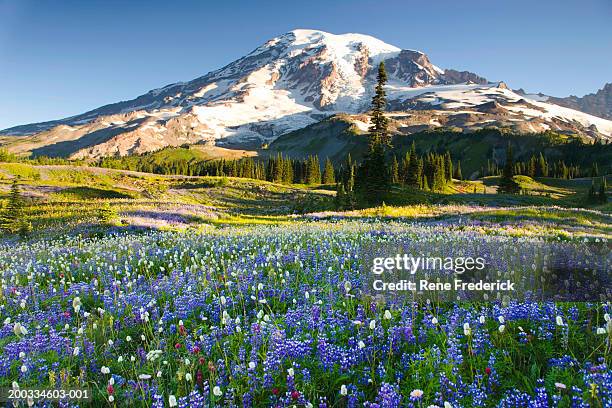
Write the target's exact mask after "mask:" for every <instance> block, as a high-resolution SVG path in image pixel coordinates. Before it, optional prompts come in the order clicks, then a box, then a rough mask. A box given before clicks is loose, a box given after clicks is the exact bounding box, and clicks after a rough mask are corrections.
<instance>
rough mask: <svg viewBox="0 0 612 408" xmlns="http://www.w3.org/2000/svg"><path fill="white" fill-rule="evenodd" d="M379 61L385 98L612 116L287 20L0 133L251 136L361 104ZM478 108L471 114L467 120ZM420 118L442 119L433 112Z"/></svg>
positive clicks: (78, 146) (67, 147) (544, 120)
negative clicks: (127, 93) (217, 60)
mask: <svg viewBox="0 0 612 408" xmlns="http://www.w3.org/2000/svg"><path fill="white" fill-rule="evenodd" d="M380 61H384V62H385V65H386V68H387V72H388V77H389V83H388V87H387V92H388V99H389V102H390V107H391V108H393V109H395V110H401V111H410V110H420V111H422V110H433V111H438V112H440V113H441V114H443V115H447V116H453V115H457V114H461V113H462V112H465V111H468V112H471V113H472V116H473V118H472V120H471V122H470V126H466V129H469V128H470V127H473V128H474V127H479V126H480V127H482V126H490V125H491V120H492V119H491V118H490V117H489V116H487V118H486V119H483V121H481V122H482V123H481V122H479V120H478V115H479V114H482V113H484V112H482V111H483V110H486V109H489V113H492V111H491V110H490V109H491V108H490V107H489V105H491V104H493V105H494V108H495V109H497V110H498V111H499V112H498V113H499V115H498V116H500V117H503V119H504V120H503V122H504V123H505V124H506V125H509V126H511V127H515V125H516V124H517V123H529V124H530V125H529V126H526V127H524V129H527V131H533V132H538V131H543V130H547V129H554V130H559V131H564V132H574V133H581V134H584V135H588V136H592V137H603V138H609V137H610V135H611V134H612V122H610V121H607V120H604V119H600V118H595V117H593V116H590V115H587V114H584V113H581V112H577V111H574V110H571V109H567V108H561V107H558V106H555V105H551V104H547V103H545V102H537V101H533V100H526V99H524V98H523V97H522V96H521V95H519V94H516V93H515V92H513V91H511V90H509V89H507V88H506V87H504V86H499V84H497V83H489V82H488V81H487V80H486V79H484V78H482V77H480V76H478V75H476V74H474V73H471V72H460V71H456V70H450V69H449V70H443V69H441V68H439V67H437V66H435V65H434V64H432V63H431V62H430V60H429V58H428V57H427V55H425V54H424V53H422V52H419V51H413V50H402V49H400V48H397V47H395V46H392V45H389V44H386V43H384V42H382V41H380V40H378V39H376V38H373V37H370V36H367V35H361V34H343V35H334V34H330V33H326V32H323V31H315V30H294V31H290V32H288V33H286V34H284V35H281V36H279V37H276V38H273V39H271V40H269V41H268V42H266V43H265V44H263V45H261V46H260V47H258V48H256V49H255V50H253V51H252V52H251V53H249V54H248V55H246V56H244V57H242V58H240V59H238V60H236V61H234V62H232V63H230V64H228V65H227V66H225V67H223V68H221V69H219V70H216V71H212V72H210V73H208V74H206V75H204V76H202V77H200V78H196V79H194V80H192V81H189V82H180V83H174V84H171V85H168V86H165V87H163V88H159V89H154V90H152V91H150V92H148V93H146V94H144V95H141V96H139V97H137V98H135V99H133V100H130V101H124V102H119V103H115V104H111V105H106V106H103V107H101V108H98V109H95V110H92V111H89V112H86V113H84V114H81V115H77V116H73V117H69V118H65V119H61V120H57V121H51V122H44V123H36V124H30V125H23V126H17V127H13V128H10V129H6V130H4V131H0V134H3V135H10V136H21V137H18V138H16V137H4V138H0V143H3V144H5V145H7V146H8V147H9V149H11V150H12V151H15V152H33V153H35V154H45V155H53V156H57V155H59V156H68V157H72V158H86V157H103V156H109V155H127V154H132V153H143V152H147V151H153V150H157V149H159V148H162V147H165V146H175V145H182V144H185V143H189V144H193V143H199V142H207V141H214V142H216V143H217V144H233V145H243V146H248V145H250V146H259V145H261V144H262V143H264V142H269V141H271V140H274V139H275V138H276V137H278V136H279V135H282V134H285V133H287V132H290V131H293V130H297V129H300V128H303V127H304V126H307V125H310V124H312V123H315V122H317V121H318V120H320V119H322V118H324V117H326V116H329V115H332V114H335V113H340V112H346V113H359V112H364V111H366V110H367V109H368V107H369V104H370V99H371V94H372V90H373V87H374V83H375V81H376V66H377V65H378V63H379V62H380ZM474 118H476V120H474ZM427 125H428V126H442V124H440V123H439V122H438V121H431V123H428V124H427Z"/></svg>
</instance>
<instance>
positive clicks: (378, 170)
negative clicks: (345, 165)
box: [355, 62, 391, 204]
mask: <svg viewBox="0 0 612 408" xmlns="http://www.w3.org/2000/svg"><path fill="white" fill-rule="evenodd" d="M386 81H387V73H386V71H385V64H384V63H383V62H381V63H380V65H379V66H378V81H377V84H376V89H375V93H374V97H373V98H372V111H371V113H370V121H371V123H372V124H371V126H370V129H369V144H368V152H367V154H366V155H365V158H364V160H363V162H362V163H361V166H360V167H359V171H358V174H357V176H358V177H357V179H356V186H355V189H356V190H358V191H359V193H360V195H361V197H362V198H363V199H364V201H365V202H366V204H379V203H380V202H381V201H382V200H383V199H384V196H385V194H386V193H388V191H389V190H390V188H391V183H390V177H389V171H388V170H387V165H386V163H385V154H386V149H387V148H388V147H390V146H391V138H390V136H389V130H388V120H387V118H386V117H385V115H384V111H385V108H386V105H387V100H386V95H385V89H384V86H385V83H386Z"/></svg>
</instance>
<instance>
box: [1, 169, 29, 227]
mask: <svg viewBox="0 0 612 408" xmlns="http://www.w3.org/2000/svg"><path fill="white" fill-rule="evenodd" d="M24 207H25V203H24V201H23V198H22V197H21V191H20V189H19V181H18V180H17V179H14V180H13V184H12V185H11V191H10V193H9V198H8V202H7V204H6V206H5V208H4V209H3V210H2V211H1V212H0V230H2V231H5V232H9V233H16V232H27V231H28V230H31V229H32V226H31V224H30V223H29V222H28V220H27V219H26V217H25V213H24Z"/></svg>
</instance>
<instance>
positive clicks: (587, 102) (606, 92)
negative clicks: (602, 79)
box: [547, 82, 612, 119]
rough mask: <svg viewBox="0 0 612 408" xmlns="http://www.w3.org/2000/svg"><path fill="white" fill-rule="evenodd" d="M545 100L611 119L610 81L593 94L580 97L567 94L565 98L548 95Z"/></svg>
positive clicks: (611, 89) (611, 98) (611, 85)
mask: <svg viewBox="0 0 612 408" xmlns="http://www.w3.org/2000/svg"><path fill="white" fill-rule="evenodd" d="M547 102H551V103H554V104H557V105H561V106H565V107H568V108H571V109H576V110H579V111H582V112H587V113H590V114H591V115H595V116H599V117H600V118H604V119H612V82H611V83H608V84H605V85H604V87H603V88H602V89H600V90H598V91H597V92H596V93H594V94H588V95H585V96H582V97H578V96H573V95H572V96H568V97H566V98H555V97H549V98H548V100H547Z"/></svg>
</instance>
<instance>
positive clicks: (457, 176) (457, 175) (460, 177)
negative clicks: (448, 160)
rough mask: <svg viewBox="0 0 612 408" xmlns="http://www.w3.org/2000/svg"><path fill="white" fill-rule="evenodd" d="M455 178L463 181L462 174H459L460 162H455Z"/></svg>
mask: <svg viewBox="0 0 612 408" xmlns="http://www.w3.org/2000/svg"><path fill="white" fill-rule="evenodd" d="M455 178H456V179H457V180H463V174H461V160H459V161H457V168H456V169H455Z"/></svg>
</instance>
